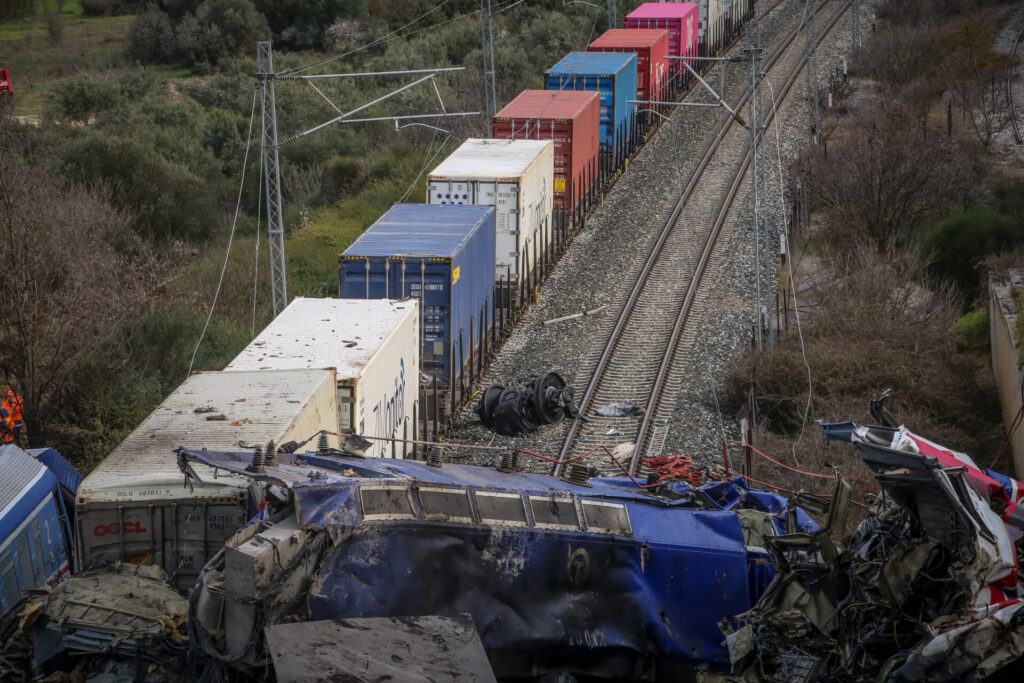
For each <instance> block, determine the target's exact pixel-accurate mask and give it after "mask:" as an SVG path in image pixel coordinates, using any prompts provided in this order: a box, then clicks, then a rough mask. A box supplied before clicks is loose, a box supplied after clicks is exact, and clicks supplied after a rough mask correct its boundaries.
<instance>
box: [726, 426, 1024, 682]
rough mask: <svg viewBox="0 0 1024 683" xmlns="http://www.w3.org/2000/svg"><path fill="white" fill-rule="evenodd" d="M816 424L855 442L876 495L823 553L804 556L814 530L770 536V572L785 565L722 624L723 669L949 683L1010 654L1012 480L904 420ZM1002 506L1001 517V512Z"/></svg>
mask: <svg viewBox="0 0 1024 683" xmlns="http://www.w3.org/2000/svg"><path fill="white" fill-rule="evenodd" d="M822 430H823V432H824V434H825V438H826V440H843V441H850V442H852V443H853V444H854V445H855V446H856V447H857V448H858V449H859V450H860V453H861V457H862V459H863V461H864V462H865V463H866V464H867V465H868V466H869V467H871V469H872V470H873V471H874V472H875V475H876V479H877V481H878V483H879V484H880V485H881V487H882V489H883V492H884V494H883V497H882V498H881V499H880V500H879V503H878V504H877V505H876V506H875V508H874V509H873V510H872V512H871V514H870V515H869V516H868V518H867V519H866V520H865V521H864V522H863V523H862V524H861V525H860V527H859V528H858V529H857V531H856V532H855V533H854V534H853V535H852V536H851V537H850V539H849V540H848V541H847V542H846V543H845V547H844V548H842V549H841V550H840V552H838V554H837V555H836V556H835V559H834V560H829V558H828V556H827V553H825V552H820V553H818V554H808V553H807V549H808V548H810V547H811V546H812V541H813V536H814V535H812V534H803V535H802V536H803V540H802V541H801V538H800V537H801V535H800V534H796V535H794V534H791V535H789V536H782V537H772V538H769V539H768V544H767V547H768V548H769V550H770V552H771V553H772V559H773V561H774V562H775V564H776V566H778V567H780V568H786V567H791V569H790V570H789V571H786V572H785V573H780V574H779V575H777V576H776V579H775V581H774V582H773V583H772V585H771V586H770V587H769V588H768V590H767V591H766V592H765V593H764V595H763V596H762V597H761V599H760V600H759V602H758V604H757V605H756V606H755V607H754V608H753V609H752V610H750V611H748V612H747V613H745V614H742V615H740V616H739V617H738V618H737V620H736V622H725V623H723V631H724V632H725V633H726V634H727V636H728V643H729V647H730V654H731V655H732V659H733V662H734V666H733V671H734V672H735V673H737V674H739V673H742V674H743V675H744V676H747V677H749V676H756V677H758V678H761V679H763V680H780V681H781V680H799V679H801V676H804V675H805V673H806V672H810V673H806V675H807V676H811V677H812V678H820V677H822V676H828V677H829V680H879V681H882V680H885V681H902V680H906V681H911V680H913V681H918V680H920V681H960V680H979V679H982V678H985V677H986V676H989V675H991V674H992V673H994V672H996V671H997V670H999V669H1000V668H1001V667H1003V666H1005V665H1006V664H1007V663H1009V662H1011V661H1015V660H1017V659H1019V658H1020V655H1021V649H1022V646H1024V609H1021V602H1020V600H1019V599H1018V598H1017V597H1016V596H1017V595H1018V594H1020V592H1021V586H1020V585H1019V576H1018V569H1017V568H1018V561H1019V560H1018V554H1017V548H1016V547H1015V546H1014V542H1013V539H1015V538H1019V537H1020V535H1019V534H1018V533H1016V532H1015V529H1014V527H1013V526H1012V524H1013V521H1012V520H1013V510H1012V509H1011V508H1010V505H1011V502H1010V501H1015V500H1016V497H1017V491H1018V489H1017V485H1016V483H1015V480H1009V481H1006V479H1008V478H1005V477H1003V478H1002V479H997V478H996V477H994V476H992V475H993V473H989V472H985V471H983V470H981V469H980V468H978V467H977V466H976V465H975V464H974V462H973V461H972V460H971V459H970V458H969V457H968V456H967V455H965V454H963V453H958V452H955V451H952V450H950V449H946V448H944V447H942V446H940V445H938V444H934V443H933V442H931V441H928V440H927V439H924V438H923V437H919V436H917V435H915V434H912V433H910V432H908V431H907V430H906V429H905V428H903V427H862V426H860V425H857V424H856V423H853V422H845V423H828V424H822ZM1000 506H1001V507H1002V509H1004V511H1005V510H1009V511H1010V512H1009V513H1006V514H1003V515H1002V516H1001V515H1000V514H998V509H999V508H1000ZM829 526H830V527H831V526H832V525H831V524H830V525H829ZM822 550H824V548H822ZM795 553H799V554H798V555H797V556H796V559H797V561H793V558H794V554H795ZM809 560H810V561H809ZM797 663H798V664H800V667H802V669H801V670H802V671H804V672H805V673H800V672H799V671H797V669H796V668H794V666H795V665H796V664H797ZM800 667H797V668H800Z"/></svg>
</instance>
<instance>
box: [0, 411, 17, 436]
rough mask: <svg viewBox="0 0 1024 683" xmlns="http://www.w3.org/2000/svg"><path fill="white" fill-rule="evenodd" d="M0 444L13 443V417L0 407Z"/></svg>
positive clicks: (9, 412)
mask: <svg viewBox="0 0 1024 683" xmlns="http://www.w3.org/2000/svg"><path fill="white" fill-rule="evenodd" d="M0 443H14V415H13V414H12V413H11V411H9V410H7V408H6V407H0Z"/></svg>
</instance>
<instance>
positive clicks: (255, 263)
mask: <svg viewBox="0 0 1024 683" xmlns="http://www.w3.org/2000/svg"><path fill="white" fill-rule="evenodd" d="M256 184H257V185H258V186H259V189H258V190H257V194H256V249H255V250H254V253H253V257H252V327H251V330H250V333H251V336H252V338H253V339H255V338H256V300H257V297H258V296H259V291H260V285H259V282H260V281H259V276H260V219H261V218H262V217H263V213H262V210H263V155H262V154H261V155H260V176H259V179H258V180H257V181H256Z"/></svg>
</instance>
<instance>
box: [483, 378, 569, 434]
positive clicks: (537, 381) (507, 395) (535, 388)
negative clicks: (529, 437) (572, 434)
mask: <svg viewBox="0 0 1024 683" xmlns="http://www.w3.org/2000/svg"><path fill="white" fill-rule="evenodd" d="M476 413H477V415H479V416H480V423H481V424H482V425H484V426H485V427H490V428H491V429H493V430H494V431H495V432H497V433H498V434H501V435H502V436H523V435H525V434H530V433H532V432H535V431H537V429H538V428H540V427H541V426H542V425H545V424H557V423H559V422H561V421H562V420H564V419H565V418H566V416H568V417H579V408H577V406H576V402H575V401H574V400H573V393H572V389H570V388H569V387H567V386H566V385H565V380H563V379H562V377H561V375H559V374H558V373H557V372H550V371H549V372H543V373H541V374H539V375H536V376H534V377H532V378H530V381H529V382H528V383H527V384H526V387H525V388H524V389H523V390H522V391H517V390H515V389H512V388H509V387H506V386H504V385H502V384H492V385H491V386H489V387H488V388H487V389H485V390H484V391H483V393H482V394H481V395H480V403H479V404H477V408H476Z"/></svg>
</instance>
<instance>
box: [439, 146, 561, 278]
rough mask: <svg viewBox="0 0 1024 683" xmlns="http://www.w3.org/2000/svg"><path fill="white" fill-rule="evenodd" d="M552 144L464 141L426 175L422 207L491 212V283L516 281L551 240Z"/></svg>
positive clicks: (532, 265)
mask: <svg viewBox="0 0 1024 683" xmlns="http://www.w3.org/2000/svg"><path fill="white" fill-rule="evenodd" d="M554 163H555V151H554V143H551V142H547V141H544V140H507V139H506V140H499V139H489V140H485V139H477V138H471V139H469V140H466V141H465V142H464V143H462V145H460V146H459V148H458V149H456V150H455V151H454V152H452V153H451V154H450V155H449V156H448V158H446V159H445V160H444V161H442V162H441V163H440V164H438V166H437V167H436V168H435V169H434V170H432V171H431V172H430V173H428V174H427V203H428V204H438V205H442V206H444V205H449V204H452V205H456V206H457V205H460V204H476V205H482V206H493V207H494V209H495V214H494V221H495V230H496V233H495V253H494V266H495V273H494V277H495V280H500V279H501V278H508V279H509V280H510V281H511V282H513V283H518V282H520V281H521V280H522V279H523V278H524V277H525V274H526V272H527V271H528V270H529V271H532V270H533V269H534V268H536V265H537V264H536V258H537V256H538V254H541V253H543V250H544V249H545V248H546V247H547V245H548V243H549V242H550V239H551V209H552V206H553V199H554V187H553V186H554Z"/></svg>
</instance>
